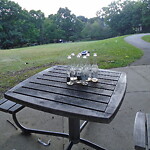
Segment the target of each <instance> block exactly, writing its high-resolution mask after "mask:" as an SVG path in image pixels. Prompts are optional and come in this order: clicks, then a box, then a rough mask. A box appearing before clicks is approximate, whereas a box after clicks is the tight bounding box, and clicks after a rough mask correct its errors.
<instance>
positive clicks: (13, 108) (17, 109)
mask: <svg viewBox="0 0 150 150" xmlns="http://www.w3.org/2000/svg"><path fill="white" fill-rule="evenodd" d="M23 108H24V106H22V105H20V104H15V105H14V106H13V107H11V108H10V109H9V110H8V111H9V113H16V112H18V111H20V110H21V109H23Z"/></svg>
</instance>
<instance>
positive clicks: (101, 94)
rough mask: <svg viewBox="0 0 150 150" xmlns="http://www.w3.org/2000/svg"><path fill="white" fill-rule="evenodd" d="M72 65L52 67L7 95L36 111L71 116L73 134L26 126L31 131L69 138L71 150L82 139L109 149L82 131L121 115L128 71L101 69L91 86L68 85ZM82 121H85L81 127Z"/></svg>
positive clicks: (69, 118) (26, 129)
mask: <svg viewBox="0 0 150 150" xmlns="http://www.w3.org/2000/svg"><path fill="white" fill-rule="evenodd" d="M67 68H68V66H65V65H59V66H53V67H51V68H48V69H46V70H44V71H42V72H40V73H37V74H36V75H34V76H32V77H30V78H28V79H26V80H25V81H23V82H21V83H19V84H18V85H16V86H15V87H13V88H12V89H10V90H8V91H7V92H6V93H5V95H4V96H5V98H7V99H8V100H11V101H14V102H16V103H18V104H21V105H23V106H27V107H30V108H33V109H36V110H41V111H44V112H48V113H52V114H56V115H60V116H64V117H68V121H69V133H59V132H53V131H43V130H37V129H28V128H25V127H23V126H22V125H21V124H20V123H19V122H18V121H17V119H16V116H15V115H14V120H15V122H16V124H17V125H18V126H19V127H20V128H21V129H22V130H23V131H24V132H27V133H37V134H48V135H53V136H60V137H64V138H69V140H70V144H69V146H68V147H67V150H70V149H71V148H72V146H73V144H77V143H79V142H81V143H83V144H86V145H88V146H90V147H92V148H94V149H98V150H105V149H104V148H102V147H100V146H99V145H97V144H95V143H92V142H90V141H88V140H85V139H83V138H80V132H81V131H82V130H83V128H84V127H85V126H86V124H87V123H88V121H91V122H99V123H110V121H111V120H112V119H113V118H114V117H115V115H116V114H117V112H118V110H119V108H120V106H121V103H122V101H123V98H124V95H125V91H126V82H127V81H126V74H125V73H122V72H117V71H112V70H103V69H99V71H98V79H99V81H98V82H97V83H93V82H89V84H88V85H86V86H83V85H77V84H75V85H73V86H69V85H67V84H66V77H67V73H66V70H67ZM80 120H84V123H83V124H82V125H81V126H80Z"/></svg>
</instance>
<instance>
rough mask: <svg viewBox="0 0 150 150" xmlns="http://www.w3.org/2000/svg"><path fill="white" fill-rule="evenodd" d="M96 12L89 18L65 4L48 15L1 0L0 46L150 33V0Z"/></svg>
mask: <svg viewBox="0 0 150 150" xmlns="http://www.w3.org/2000/svg"><path fill="white" fill-rule="evenodd" d="M95 11H96V10H95ZM96 14H97V17H94V18H90V19H88V18H86V17H84V16H76V15H75V14H72V13H71V10H69V9H68V8H67V7H65V8H59V10H58V11H57V13H56V14H50V15H49V16H48V17H45V15H44V13H43V12H42V11H41V10H30V11H27V10H25V9H22V8H21V7H20V6H19V5H18V4H17V3H15V2H13V1H10V0H0V49H9V48H14V47H23V46H29V45H37V44H46V43H53V42H66V41H79V40H99V39H105V38H109V37H113V36H118V35H125V34H132V33H138V32H150V15H149V14H150V0H139V1H132V0H126V1H123V2H122V1H121V0H118V1H114V2H112V3H111V4H110V5H108V7H103V8H102V9H101V10H99V11H97V13H96Z"/></svg>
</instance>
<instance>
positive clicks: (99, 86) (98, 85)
mask: <svg viewBox="0 0 150 150" xmlns="http://www.w3.org/2000/svg"><path fill="white" fill-rule="evenodd" d="M33 82H35V83H39V84H45V85H51V86H56V87H58V86H59V87H62V88H64V87H65V88H69V89H74V90H76V89H80V90H83V86H82V85H78V84H74V85H73V86H68V85H67V84H66V80H65V81H63V80H62V81H61V83H60V82H58V81H55V80H53V81H51V80H46V79H43V78H38V79H34V80H33ZM86 87H88V88H89V89H90V88H91V89H93V88H97V90H98V89H105V90H111V91H113V90H114V89H115V86H114V85H107V84H102V83H92V82H90V83H89V84H88V85H87V86H86ZM84 88H85V87H84Z"/></svg>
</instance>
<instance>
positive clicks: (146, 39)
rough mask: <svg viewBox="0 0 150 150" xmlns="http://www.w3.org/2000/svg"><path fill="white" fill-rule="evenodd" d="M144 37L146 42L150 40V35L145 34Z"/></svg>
mask: <svg viewBox="0 0 150 150" xmlns="http://www.w3.org/2000/svg"><path fill="white" fill-rule="evenodd" d="M142 39H143V40H144V41H146V42H150V35H145V36H143V37H142Z"/></svg>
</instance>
